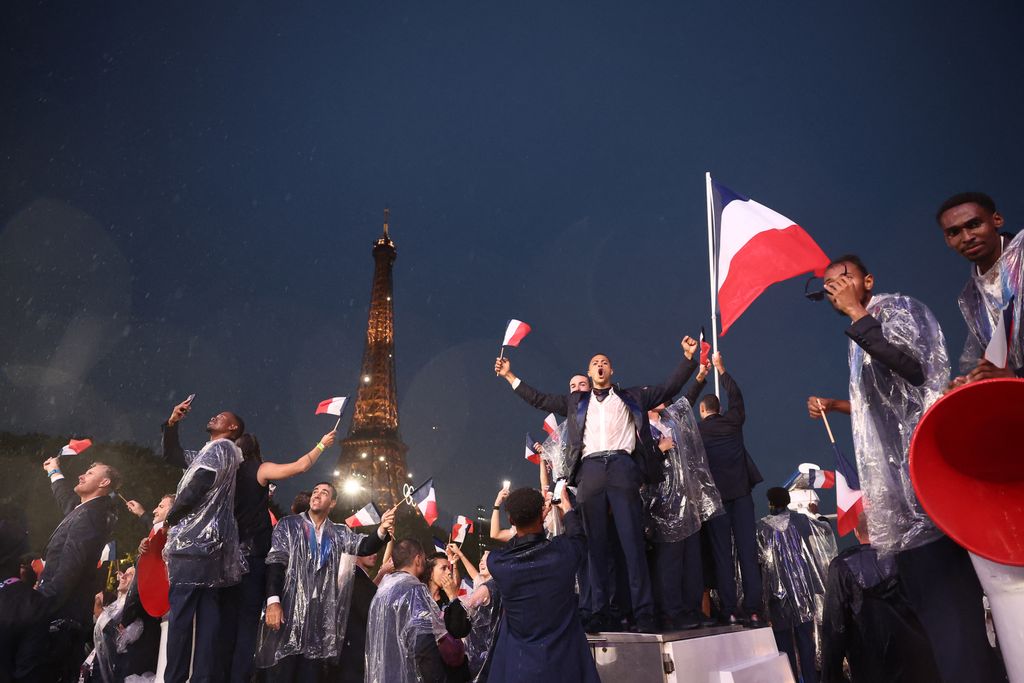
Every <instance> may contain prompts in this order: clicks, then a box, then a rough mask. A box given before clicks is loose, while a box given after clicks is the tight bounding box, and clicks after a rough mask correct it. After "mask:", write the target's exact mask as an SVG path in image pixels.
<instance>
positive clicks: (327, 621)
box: [256, 482, 395, 683]
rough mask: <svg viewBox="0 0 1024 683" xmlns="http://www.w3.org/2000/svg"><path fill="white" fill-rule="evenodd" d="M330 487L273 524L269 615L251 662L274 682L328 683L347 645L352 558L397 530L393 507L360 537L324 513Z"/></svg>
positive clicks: (332, 501)
mask: <svg viewBox="0 0 1024 683" xmlns="http://www.w3.org/2000/svg"><path fill="white" fill-rule="evenodd" d="M337 502H338V501H337V493H336V491H335V490H334V486H332V485H331V484H330V483H328V482H320V483H319V484H317V485H316V486H314V487H313V493H312V495H311V496H310V497H309V510H307V511H306V512H304V513H302V514H301V515H290V516H288V517H285V518H283V519H282V520H281V521H279V522H278V523H277V526H275V527H274V533H273V536H272V538H271V545H270V552H269V553H268V554H267V589H266V590H267V596H268V597H267V613H266V618H265V621H266V624H265V627H264V628H262V629H261V632H260V636H259V647H258V648H257V652H256V664H257V666H259V667H260V668H267V669H269V670H268V671H267V680H268V681H272V682H274V683H277V682H281V683H286V682H291V681H319V680H327V678H328V677H329V676H330V675H331V674H332V673H333V672H331V671H330V669H331V668H332V666H333V665H335V664H337V661H338V655H339V653H340V651H341V650H342V648H343V644H344V642H345V631H346V626H347V624H348V616H349V609H350V608H351V604H352V592H353V589H354V585H355V574H354V572H355V571H357V570H356V558H355V556H364V555H375V554H376V553H377V551H379V550H380V549H381V548H383V547H384V544H385V543H387V541H388V539H389V538H390V532H391V531H392V530H393V529H394V526H395V509H391V510H388V511H387V512H385V513H384V514H383V515H382V516H381V520H380V526H379V527H377V530H376V532H374V533H372V534H370V535H365V534H358V533H356V532H354V531H352V530H351V529H349V528H348V527H347V526H345V525H344V524H335V523H334V522H332V521H331V520H330V519H329V518H328V515H329V514H330V512H331V510H333V509H334V506H335V505H336V504H337Z"/></svg>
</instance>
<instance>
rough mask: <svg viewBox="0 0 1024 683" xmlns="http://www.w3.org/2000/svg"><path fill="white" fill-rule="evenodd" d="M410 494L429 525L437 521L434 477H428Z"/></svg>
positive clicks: (413, 502)
mask: <svg viewBox="0 0 1024 683" xmlns="http://www.w3.org/2000/svg"><path fill="white" fill-rule="evenodd" d="M409 496H410V497H411V498H412V504H413V505H415V506H416V507H417V508H418V509H419V511H420V513H421V514H422V515H423V519H425V520H427V524H428V525H432V524H433V523H434V522H436V521H437V494H436V493H435V492H434V480H433V478H431V479H427V480H426V481H425V482H423V483H422V484H420V486H419V488H417V489H416V490H415V491H413V492H412V493H411V494H409Z"/></svg>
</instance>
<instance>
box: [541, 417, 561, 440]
mask: <svg viewBox="0 0 1024 683" xmlns="http://www.w3.org/2000/svg"><path fill="white" fill-rule="evenodd" d="M543 427H544V431H545V432H547V433H548V435H549V436H550V435H551V434H554V433H556V432H557V431H558V418H556V417H555V414H554V413H548V416H547V417H545V418H544V425H543Z"/></svg>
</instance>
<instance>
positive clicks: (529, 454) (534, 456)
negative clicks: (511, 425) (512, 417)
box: [523, 432, 540, 465]
mask: <svg viewBox="0 0 1024 683" xmlns="http://www.w3.org/2000/svg"><path fill="white" fill-rule="evenodd" d="M534 443H536V442H535V441H534V440H533V436H531V435H530V432H526V454H525V455H523V457H524V458H526V459H527V460H529V461H530V462H532V463H533V464H534V465H539V464H540V453H538V452H537V451H535V450H533V444H534Z"/></svg>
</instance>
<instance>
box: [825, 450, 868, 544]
mask: <svg viewBox="0 0 1024 683" xmlns="http://www.w3.org/2000/svg"><path fill="white" fill-rule="evenodd" d="M832 449H833V450H834V451H835V453H836V472H835V483H836V513H837V515H836V516H837V519H836V527H838V529H839V535H840V536H845V535H846V534H848V533H850V532H851V531H853V530H854V529H855V528H856V526H857V520H858V519H860V516H861V515H862V514H864V494H863V493H862V492H861V490H860V478H859V477H858V476H857V468H856V466H854V465H853V464H852V463H851V462H850V461H849V460H847V459H846V456H845V455H843V452H842V451H841V450H839V447H838V446H836V445H835V444H832Z"/></svg>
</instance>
